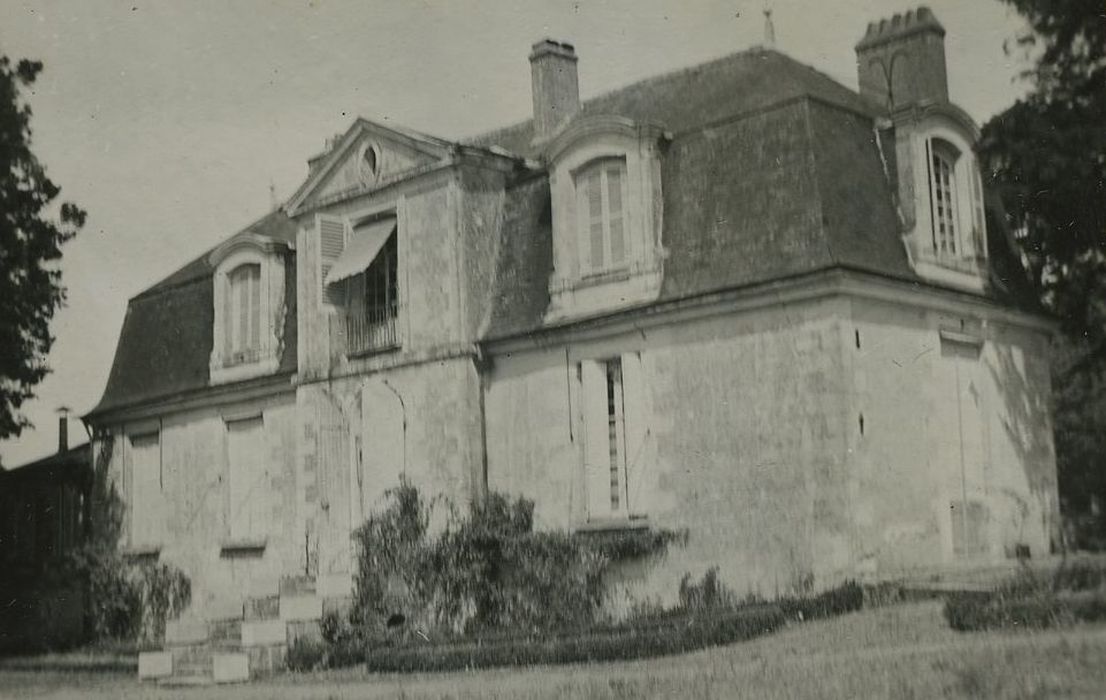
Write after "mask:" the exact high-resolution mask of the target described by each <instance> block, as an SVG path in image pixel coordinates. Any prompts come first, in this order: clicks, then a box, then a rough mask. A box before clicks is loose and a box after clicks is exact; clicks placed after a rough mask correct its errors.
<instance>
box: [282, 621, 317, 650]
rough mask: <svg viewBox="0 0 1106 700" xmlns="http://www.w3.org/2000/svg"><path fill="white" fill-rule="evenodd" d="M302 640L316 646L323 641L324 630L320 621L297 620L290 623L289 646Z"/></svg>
mask: <svg viewBox="0 0 1106 700" xmlns="http://www.w3.org/2000/svg"><path fill="white" fill-rule="evenodd" d="M301 640H302V641H305V642H311V643H315V644H318V643H321V642H322V641H323V628H322V626H321V625H320V624H319V621H318V620H296V621H294V622H289V623H288V644H289V645H292V644H295V643H296V642H298V641H301Z"/></svg>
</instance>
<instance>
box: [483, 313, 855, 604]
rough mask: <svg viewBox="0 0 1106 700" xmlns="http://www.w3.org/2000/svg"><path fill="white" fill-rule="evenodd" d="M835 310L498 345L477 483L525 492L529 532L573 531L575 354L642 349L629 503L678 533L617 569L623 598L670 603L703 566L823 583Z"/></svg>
mask: <svg viewBox="0 0 1106 700" xmlns="http://www.w3.org/2000/svg"><path fill="white" fill-rule="evenodd" d="M844 309H845V307H844V306H843V302H840V301H830V300H826V301H820V302H810V303H805V304H801V305H780V306H777V307H775V308H771V309H762V310H758V311H751V312H747V313H744V314H740V315H738V314H735V313H729V314H726V315H717V316H713V317H709V318H702V319H698V320H685V321H680V322H674V323H672V324H668V325H665V326H661V327H656V328H646V329H641V330H635V331H633V332H629V333H626V334H623V335H619V336H613V337H608V338H605V339H597V340H586V341H585V340H579V341H570V342H568V343H566V344H565V345H561V344H556V345H552V346H551V347H547V348H545V349H537V350H532V351H525V352H524V351H513V352H511V353H510V354H504V355H497V356H496V357H495V365H494V370H493V371H492V374H491V378H490V386H489V389H488V393H487V397H486V405H487V414H488V450H489V454H488V462H489V465H488V480H489V488H490V489H491V490H495V491H501V492H506V493H517V494H523V495H526V496H528V497H529V498H532V499H534V500H535V501H536V510H535V517H536V522H537V526H538V527H547V528H572V527H575V526H577V525H579V524H580V523H581V522H582V520H583V505H582V504H583V501H584V496H583V475H582V468H581V466H580V465H581V457H580V454H579V451H578V450H579V446H578V444H577V443H578V442H579V441H578V439H577V438H576V436H577V435H579V432H578V431H579V426H578V425H577V423H576V421H575V420H574V419H573V417H572V416H574V415H575V413H574V411H575V409H574V407H572V403H573V401H574V397H573V396H572V392H571V389H570V387H571V386H572V382H571V377H572V373H573V372H574V371H575V370H574V364H575V363H576V362H577V361H579V360H581V359H589V358H591V359H594V358H603V357H608V356H612V355H617V354H619V353H624V352H634V351H640V352H641V358H642V366H643V370H644V376H645V380H646V384H647V389H648V392H647V395H648V398H647V401H648V402H649V403H650V404H651V408H650V412H651V415H652V419H651V421H650V422H651V425H650V429H649V437H648V440H650V441H651V445H648V447H647V450H646V453H647V454H646V455H645V458H644V462H643V464H641V466H640V469H639V471H638V473H637V474H636V475H635V474H631V475H630V489H631V494H632V495H631V508H632V510H633V511H635V512H641V513H643V514H646V515H647V516H648V518H649V521H650V523H651V524H653V525H655V526H659V527H667V528H674V529H683V528H686V529H687V530H688V531H689V540H688V543H687V546H686V547H684V548H675V549H673V550H672V551H671V552H670V554H669V555H668V557H667V561H666V562H665V563H664V565H663V566H660V567H655V568H653V569H652V570H648V567H646V568H639V569H637V570H635V571H628V572H627V577H626V580H624V581H623V584H624V585H625V586H626V587H628V589H629V590H630V591H631V595H633V596H636V597H660V598H662V599H666V600H669V601H670V600H671V599H673V598H674V597H675V595H676V592H677V590H678V584H679V579H680V577H681V576H682V575H683V573H684V572H690V573H691V574H692V575H693V576H695V577H698V576H700V575H702V573H703V572H704V571H705V570H706V569H708V568H710V567H711V566H718V567H719V573H720V575H721V577H722V579H723V580H724V581H725V582H726V583H727V585H729V586H730V587H731V588H733V589H734V590H735V591H737V592H738V593H741V594H744V593H746V592H756V593H759V594H761V595H768V596H771V595H774V594H776V593H783V592H787V591H791V590H795V589H801V588H805V587H808V586H810V585H819V586H822V585H826V584H827V583H830V582H833V580H834V579H835V578H836V577H838V576H839V575H840V574H842V573H843V571H845V570H846V569H847V568H848V565H849V561H848V546H847V540H848V536H849V532H848V531H849V524H848V520H847V517H846V516H845V514H846V513H847V512H848V508H847V499H848V492H847V488H846V483H847V480H846V479H845V478H844V457H845V449H846V448H845V441H846V437H845V432H846V430H847V429H848V428H847V424H846V420H845V416H844V411H843V408H844V406H845V402H846V392H847V388H846V386H845V385H844V379H845V372H844V367H843V364H842V358H841V352H842V350H841V332H840V328H839V325H838V324H839V321H838V318H840V317H842V316H843V315H844ZM566 361H567V362H566ZM635 479H636V483H635ZM635 494H636V495H635ZM635 498H636V499H637V500H636V502H635Z"/></svg>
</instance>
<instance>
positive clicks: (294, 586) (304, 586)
mask: <svg viewBox="0 0 1106 700" xmlns="http://www.w3.org/2000/svg"><path fill="white" fill-rule="evenodd" d="M314 592H315V579H314V578H312V577H311V576H285V577H284V578H282V579H280V591H279V593H280V595H281V596H286V595H303V594H305V593H314Z"/></svg>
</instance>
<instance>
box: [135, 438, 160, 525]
mask: <svg viewBox="0 0 1106 700" xmlns="http://www.w3.org/2000/svg"><path fill="white" fill-rule="evenodd" d="M130 443H131V445H130V458H131V459H130V462H131V475H130V476H131V478H130V492H131V493H130V496H131V545H132V546H136V547H143V546H151V545H160V544H161V543H162V539H163V538H164V536H165V503H164V499H163V497H162V471H161V440H160V438H159V436H158V434H157V433H149V434H145V435H134V436H132V437H131V438H130Z"/></svg>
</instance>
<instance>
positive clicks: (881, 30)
mask: <svg viewBox="0 0 1106 700" xmlns="http://www.w3.org/2000/svg"><path fill="white" fill-rule="evenodd" d="M856 63H857V77H858V79H859V83H860V93H861V94H862V95H864V96H865V97H868V98H871V99H872V100H875V101H876V102H878V103H879V104H882V105H885V106H886V107H887V108H888V109H890V110H894V109H897V108H899V107H904V106H906V105H910V104H918V103H920V102H948V101H949V84H948V68H947V67H946V65H945V29H944V27H942V26H941V23H940V22H938V21H937V18H936V17H935V16H934V15H933V12H932V11H931V10H930V9H929V8H928V7H919V8H918V9H917V10H909V11H907V12H906V13H900V14H896V15H894V16H892V17H891V19H890V20H888V19H886V18H884V19H881V20H880V21H879V23H878V24H877V23H874V22H870V23H869V24H868V29H867V31H866V32H865V33H864V37H863V38H862V39H861V40H860V43H858V44H857V45H856Z"/></svg>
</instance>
